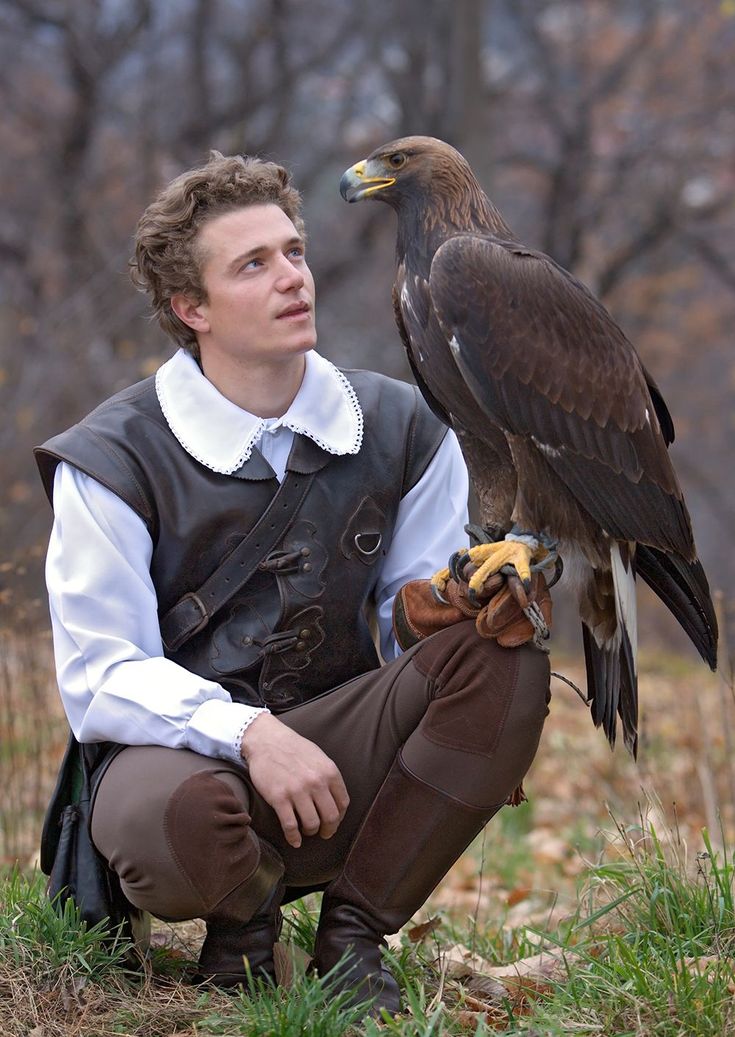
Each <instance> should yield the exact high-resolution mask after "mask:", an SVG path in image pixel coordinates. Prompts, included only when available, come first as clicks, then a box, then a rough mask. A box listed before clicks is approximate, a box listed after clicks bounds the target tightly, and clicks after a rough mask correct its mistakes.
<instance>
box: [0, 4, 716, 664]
mask: <svg viewBox="0 0 735 1037" xmlns="http://www.w3.org/2000/svg"><path fill="white" fill-rule="evenodd" d="M0 90H1V91H2V98H3V118H2V122H1V123H0V176H1V177H2V184H3V203H4V207H3V216H2V221H1V223H0V265H1V269H2V282H1V284H0V314H1V315H2V320H1V321H0V394H1V395H2V413H3V414H4V420H3V422H2V424H1V425H0V456H1V457H2V464H3V490H4V492H3V495H2V503H1V505H0V537H1V539H2V544H3V558H4V561H3V563H2V565H1V566H0V581H1V582H0V601H2V603H3V605H5V606H7V608H6V609H5V610H4V611H5V613H6V614H11V613H12V614H13V615H15V616H19V615H20V616H21V617H23V616H25V617H26V620H27V621H29V617H30V615H31V612H33V611H35V612H36V614H37V615H38V616H39V617H40V619H41V621H43V622H45V606H44V605H43V604H41V603H42V601H43V585H42V576H41V569H42V557H43V552H44V550H45V543H46V538H47V534H48V529H49V524H50V509H49V507H48V504H47V502H46V501H45V498H44V497H43V494H42V491H41V488H40V482H39V480H38V479H37V476H36V473H35V468H34V464H33V461H32V457H31V448H32V446H33V445H34V444H37V443H39V442H41V441H43V440H44V439H45V438H46V437H48V436H49V435H51V434H53V433H55V432H57V431H59V430H61V429H62V428H64V427H66V426H68V425H69V424H71V423H72V422H73V421H75V420H77V419H78V418H79V417H81V416H82V415H83V414H85V413H86V412H87V411H88V410H90V409H91V408H92V407H93V406H94V405H95V404H96V403H97V402H98V401H100V400H101V399H103V398H104V397H106V396H108V395H110V394H111V393H112V392H114V391H116V390H117V389H119V388H121V387H122V386H124V385H126V384H129V383H131V382H133V381H135V380H137V379H139V378H141V377H144V376H145V375H147V374H149V373H151V372H153V371H154V370H155V368H156V367H157V366H158V365H159V364H160V363H161V362H162V361H163V360H164V359H166V358H167V357H168V356H169V355H170V354H171V352H172V347H171V346H170V344H169V343H168V342H167V341H166V340H165V339H164V337H163V335H162V334H161V332H160V331H159V330H158V328H157V326H156V325H155V324H152V323H151V321H150V320H149V319H148V316H147V308H146V300H145V298H144V297H141V296H140V295H138V294H136V292H135V291H134V289H133V287H132V285H131V284H130V281H129V279H128V276H127V269H126V267H127V258H128V256H129V254H130V250H131V235H132V233H133V230H134V227H135V223H136V221H137V219H138V216H139V215H140V213H141V211H142V209H143V208H144V207H145V205H146V204H147V203H148V201H149V200H150V199H151V197H152V196H153V194H154V193H155V192H156V191H157V190H158V188H159V187H160V186H162V185H163V184H164V183H165V182H166V181H167V180H168V179H170V178H171V177H172V176H174V175H176V174H178V173H179V172H180V171H182V170H183V169H184V168H186V167H188V166H191V165H194V164H198V163H200V162H202V161H204V160H205V159H206V156H207V153H208V151H209V149H210V148H217V149H219V150H221V151H223V152H225V153H228V152H236V151H237V152H248V153H253V154H259V155H262V156H265V157H269V158H273V159H276V160H278V161H281V162H283V163H284V164H286V165H287V166H288V167H290V168H291V169H292V170H293V172H294V175H295V179H296V182H297V184H298V186H299V187H300V188H301V190H302V192H303V194H304V197H305V211H306V218H307V225H308V228H309V235H310V245H309V260H310V264H311V266H312V269H313V271H314V273H315V276H316V282H317V289H318V299H319V333H320V349H321V351H322V352H323V353H324V354H325V355H326V356H328V357H329V358H330V359H332V360H333V361H335V362H337V363H339V364H342V365H344V366H348V367H349V366H359V367H369V368H373V369H377V370H381V371H384V372H386V373H388V374H391V375H395V376H398V377H402V378H406V379H409V378H410V375H409V372H408V368H407V365H406V364H405V361H404V357H403V350H402V347H401V345H400V342H399V339H398V337H397V333H396V331H395V328H394V325H393V318H392V314H391V307H390V297H389V292H390V286H391V284H392V279H393V245H394V233H395V228H394V219H393V217H392V214H391V213H390V212H389V211H388V210H387V209H386V208H385V207H380V208H378V207H376V206H371V205H367V206H358V207H355V208H351V209H348V208H347V206H345V205H344V203H343V202H342V201H341V199H340V197H339V194H338V190H337V185H338V182H339V177H340V174H341V172H342V171H343V170H344V168H345V167H346V166H348V165H350V164H352V163H353V162H355V161H357V159H359V158H362V157H364V156H365V155H366V154H368V153H369V152H370V151H371V150H372V149H373V148H374V147H375V146H377V145H378V144H381V143H383V142H385V141H386V140H389V139H391V138H393V137H397V136H400V135H403V134H407V133H422V134H430V135H434V136H438V137H442V138H444V139H446V140H448V141H450V142H451V143H452V144H454V145H455V146H456V147H458V148H459V149H460V150H462V151H463V152H464V153H465V155H466V156H467V157H468V159H469V160H470V162H471V163H472V164H473V166H474V168H475V171H476V172H477V174H478V176H479V178H480V180H481V181H482V183H483V184H484V186H485V187H486V189H487V191H488V193H489V194H490V196H491V197H492V198H493V200H494V201H495V202H496V204H497V205H498V206H499V207H500V209H501V211H502V212H503V213H504V214H505V216H506V218H507V220H508V222H509V224H510V225H511V226H512V227H513V228H514V230H515V232H516V234H517V235H518V236H519V237H520V238H521V239H522V240H525V241H526V242H527V243H529V244H531V245H533V246H536V247H540V248H542V249H544V250H546V251H548V252H549V253H550V254H551V255H552V256H554V258H555V259H556V260H557V261H559V262H560V263H562V264H563V265H565V266H567V267H569V268H570V269H571V270H573V271H574V272H575V273H576V274H577V275H578V276H579V277H580V278H582V280H584V281H585V282H586V283H587V284H588V285H590V287H591V288H592V289H593V290H594V291H596V292H597V293H598V294H599V295H600V296H601V298H602V299H603V300H604V302H605V303H606V305H607V306H608V308H609V309H610V310H611V311H612V313H613V315H614V316H615V318H616V319H617V320H618V321H619V323H620V324H621V325H622V326H623V328H624V329H625V331H626V332H627V333H628V335H629V337H630V338H631V339H632V341H633V342H634V344H635V345H636V347H637V349H638V351H639V353H640V354H641V356H642V358H643V359H644V361H645V363H646V364H647V366H648V367H649V369H650V370H651V371H652V373H653V374H654V376H655V378H656V379H657V381H658V382H659V384H660V386H661V389H662V390H663V393H664V396H665V397H666V399H667V401H668V404H669V407H670V409H671V411H672V414H673V416H674V420H675V424H676V429H677V440H676V443H675V445H674V447H673V455H674V463H675V466H676V468H677V470H678V472H679V475H680V478H681V481H682V483H683V485H684V488H685V492H686V496H687V500H688V503H689V506H690V510H691V512H692V515H693V520H694V527H695V534H696V537H697V542H698V545H699V549H700V554H701V556H702V558H703V560H704V563H705V568H706V569H707V572H708V574H709V578H710V581H711V583H712V585H713V588H722V589H723V590H726V589H727V588H729V587H731V586H732V580H733V578H734V577H735V559H734V558H733V555H732V553H731V552H730V551H729V547H730V538H731V532H732V529H733V523H734V519H735V489H734V488H733V479H732V476H731V472H732V445H733V430H734V429H733V426H734V422H735V417H734V414H735V411H734V409H733V402H734V401H735V357H734V356H733V350H732V337H733V325H734V323H735V322H734V319H733V318H734V317H735V233H734V231H735V2H733V0H401V2H400V3H390V2H388V0H371V2H370V3H368V4H364V3H355V2H347V0H157V2H156V0H0ZM641 599H642V602H643V604H642V611H643V613H644V622H643V633H644V640H645V637H646V635H647V634H648V635H649V636H650V635H653V637H654V639H660V640H661V641H662V642H663V643H667V642H669V643H671V644H675V645H676V648H677V650H681V651H683V652H687V651H688V646H687V645H686V644H685V643H684V640H685V639H684V637H683V635H681V633H680V632H679V631H678V628H676V627H675V625H674V624H673V621H669V618H668V616H667V615H665V610H664V609H663V608H662V607H660V606H656V607H651V606H650V604H649V603H648V602H647V600H646V599H645V595H643V594H641ZM28 602H30V603H31V604H35V605H36V606H37V607H36V609H35V610H33V609H31V611H30V612H29V611H28V609H27V608H25V607H21V606H24V605H25V604H27V603H28ZM691 654H692V656H693V652H692V653H691Z"/></svg>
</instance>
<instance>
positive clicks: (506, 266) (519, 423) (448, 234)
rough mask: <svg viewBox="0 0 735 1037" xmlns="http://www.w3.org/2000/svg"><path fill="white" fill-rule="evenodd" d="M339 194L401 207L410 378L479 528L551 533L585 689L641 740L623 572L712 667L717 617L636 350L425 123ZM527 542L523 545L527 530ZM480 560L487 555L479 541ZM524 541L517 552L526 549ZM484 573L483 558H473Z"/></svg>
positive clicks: (664, 430)
mask: <svg viewBox="0 0 735 1037" xmlns="http://www.w3.org/2000/svg"><path fill="white" fill-rule="evenodd" d="M340 191H341V194H342V196H343V198H345V199H346V200H347V201H350V202H356V201H359V200H361V199H363V198H375V199H378V200H379V201H384V202H387V203H388V204H389V205H390V206H392V208H394V209H395V211H396V213H397V216H398V238H397V259H398V272H397V277H396V282H395V285H394V289H393V307H394V312H395V318H396V321H397V323H398V328H399V331H400V334H401V337H402V339H403V342H404V345H405V347H406V351H407V353H408V359H409V362H410V364H411V368H412V370H413V373H414V375H415V377H416V382H417V384H418V386H419V388H420V389H421V391H422V392H423V394H424V396H425V397H426V399H427V401H428V403H429V404H430V406H431V407H432V409H433V410H434V411H435V412H436V414H437V415H438V416H439V417H440V418H441V419H442V421H444V422H445V423H446V424H447V425H449V426H451V427H452V428H453V429H454V430H455V432H456V433H457V436H458V438H459V442H460V445H461V447H462V452H463V454H464V457H465V460H466V462H467V467H468V469H469V472H470V477H471V479H472V482H473V485H474V488H475V491H476V493H477V496H478V500H479V503H480V509H481V514H482V521H483V525H485V526H486V527H487V528H488V529H489V530H492V531H493V539H494V540H501V539H502V538H503V537H504V536H505V534H507V533H508V532H511V534H512V535H514V534H516V533H520V534H521V539H520V542H518V551H519V554H518V556H517V557H516V558H515V559H514V560H515V563H516V565H517V567H518V569H519V572H521V571H523V572H525V573H526V574H527V573H528V562H529V558H531V557H533V555H532V553H531V552H532V550H533V546H534V541H533V539H529V538H527V537H526V536H525V534H527V533H529V534H534V535H538V536H546V537H549V538H551V539H552V540H554V541H556V542H557V543H558V549H559V552H560V554H561V556H562V557H563V559H564V566H565V579H566V580H567V581H569V582H571V584H572V585H573V587H574V589H575V591H576V594H577V598H578V601H579V613H580V618H581V620H582V632H583V639H584V651H585V661H586V667H587V682H588V697H589V700H590V703H591V707H592V716H593V719H594V722H595V724H596V725H597V726H599V725H602V726H603V728H604V730H605V733H606V735H607V737H608V739H609V741H610V744H611V745H614V743H615V731H616V714H619V715H620V718H621V721H622V725H623V736H624V740H625V744H626V746H627V747H628V749H629V750H630V751H631V753H633V755H635V753H636V747H637V724H638V706H637V700H638V695H637V673H636V649H637V633H636V600H635V575H636V573H637V574H638V575H640V576H641V577H642V578H643V579H644V580H645V581H646V583H648V584H649V586H650V587H651V588H652V589H653V590H654V591H655V592H656V594H657V595H658V596H659V597H660V598H661V600H662V601H663V602H664V604H665V605H667V606H668V608H669V609H670V610H671V612H672V613H673V615H674V616H675V617H676V618H677V620H678V621H679V623H680V624H681V626H682V627H683V629H684V630H685V631H686V633H687V634H688V635H689V637H690V638H691V640H692V641H693V643H694V644H695V645H696V647H697V649H698V650H699V652H700V654H701V655H702V657H703V658H704V659H705V661H706V662H708V663H709V665H710V666H711V667H712V669H715V667H716V657H717V622H716V618H715V613H714V609H713V607H712V601H711V599H710V592H709V586H708V584H707V578H706V576H705V574H704V570H703V568H702V566H701V563H700V562H699V561H698V559H697V555H696V549H695V546H694V539H693V537H692V530H691V523H690V519H689V514H688V512H687V508H686V505H685V503H684V498H683V495H682V491H681V487H680V486H679V482H678V480H677V477H676V474H675V472H674V469H673V467H672V465H671V461H670V459H669V454H668V450H667V447H668V445H669V444H670V443H671V442H672V441H673V439H674V426H673V422H672V420H671V415H670V414H669V411H668V409H667V407H666V404H665V402H664V400H663V397H662V396H661V393H660V392H659V389H658V387H657V385H656V383H655V382H654V380H653V378H652V377H651V376H650V374H649V373H648V371H647V370H646V369H645V367H644V366H643V364H642V363H641V361H640V359H639V357H638V355H637V353H636V352H635V349H634V348H633V346H632V345H631V343H630V342H629V341H628V339H627V338H626V337H625V335H624V334H623V332H622V331H621V329H620V328H619V327H618V326H617V324H616V323H615V322H614V321H613V320H612V318H611V317H610V315H609V313H608V312H607V310H606V309H605V308H604V306H602V304H601V303H600V302H599V301H598V300H597V299H596V298H595V297H594V295H592V293H591V292H590V291H589V289H587V288H586V287H585V286H584V285H583V284H581V283H580V282H579V281H578V280H576V278H574V277H573V276H572V275H571V274H570V273H569V272H568V271H567V270H564V269H563V268H562V267H560V266H559V265H558V264H557V263H555V262H554V260H553V259H551V258H549V256H547V255H544V254H543V253H542V252H538V251H536V250H534V249H532V248H527V247H526V246H525V245H523V244H521V243H520V242H519V241H517V240H516V239H515V238H514V237H513V234H512V233H511V231H510V229H509V228H508V226H507V225H506V223H505V221H504V220H503V217H502V216H501V214H500V213H499V212H498V210H497V209H496V208H495V206H494V205H493V204H492V202H491V201H490V200H489V199H488V198H487V196H486V195H485V194H484V192H483V190H482V188H481V187H480V184H479V183H478V181H477V179H476V178H475V176H474V174H473V172H472V170H471V169H470V167H469V165H468V163H467V162H466V160H465V159H464V158H463V156H462V155H460V154H459V152H457V151H456V150H455V149H454V148H452V147H450V146H449V145H448V144H446V143H444V142H443V141H440V140H436V139H434V138H432V137H405V138H402V139H400V140H394V141H391V142H390V143H389V144H385V145H383V146H382V147H380V148H377V149H376V150H375V151H373V153H372V154H371V155H370V156H369V157H368V158H366V159H364V160H363V161H361V162H358V163H357V164H356V165H354V166H352V167H351V168H350V169H348V170H347V171H346V172H345V173H344V175H343V177H342V180H341V183H340ZM524 542H525V543H527V544H530V545H531V546H530V547H524V546H523V544H524ZM473 550H474V551H475V552H477V554H475V555H473V561H474V562H476V563H477V564H480V563H482V562H483V561H484V560H486V559H488V561H487V563H486V564H485V567H484V568H483V569H482V570H481V572H482V574H483V578H484V575H485V574H486V573H489V572H490V571H493V570H494V569H497V568H498V567H499V563H498V562H497V559H496V558H494V556H493V553H492V552H493V551H497V550H501V551H502V552H503V553H502V556H500V561H507V551H508V550H515V547H514V544H513V543H511V544H510V545H508V544H507V542H506V543H504V545H503V547H502V549H500V548H496V547H495V546H494V545H489V546H488V545H486V546H485V547H484V548H483V547H478V548H475V549H473ZM524 551H525V554H524ZM478 575H479V573H478Z"/></svg>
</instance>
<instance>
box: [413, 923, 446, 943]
mask: <svg viewBox="0 0 735 1037" xmlns="http://www.w3.org/2000/svg"><path fill="white" fill-rule="evenodd" d="M440 925H441V918H438V917H436V918H430V919H429V920H428V921H426V922H422V923H421V925H415V926H414V927H413V928H412V929H409V930H408V932H407V933H406V935H407V936H408V938H409V940H410V941H411V943H420V942H421V940H423V939H425V938H426V937H427V936H428V935H429V934H430V933H433V932H434V931H435V930H436V929H438V928H439V926H440Z"/></svg>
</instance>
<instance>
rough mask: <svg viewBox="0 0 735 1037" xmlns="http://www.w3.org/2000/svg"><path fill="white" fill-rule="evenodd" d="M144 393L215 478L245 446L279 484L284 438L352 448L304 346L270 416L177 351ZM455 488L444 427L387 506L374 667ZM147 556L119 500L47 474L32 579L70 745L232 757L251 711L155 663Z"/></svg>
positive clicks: (156, 637)
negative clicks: (389, 533)
mask: <svg viewBox="0 0 735 1037" xmlns="http://www.w3.org/2000/svg"><path fill="white" fill-rule="evenodd" d="M156 390H157V393H158V399H159V401H160V403H161V409H162V410H163V413H164V416H165V418H166V421H167V422H168V425H169V427H170V428H171V431H172V432H173V433H174V435H175V436H176V438H177V439H178V440H179V442H180V443H181V445H182V446H183V447H184V449H185V450H187V452H188V453H189V454H191V455H192V457H195V458H196V459H197V460H198V461H200V462H201V463H202V464H204V465H205V466H206V467H208V468H210V469H211V470H213V471H215V472H221V473H223V474H231V473H232V472H234V471H236V470H237V469H238V468H239V467H240V465H241V464H242V463H243V462H244V461H246V460H247V459H248V457H249V456H250V454H251V452H252V449H253V446H255V445H258V448H259V449H260V451H261V452H262V453H263V455H264V457H265V458H266V460H267V461H268V462H269V463H270V465H271V466H272V468H273V469H274V471H275V472H276V475H277V477H278V479H279V481H281V480H282V479H283V477H284V473H285V466H286V460H287V458H288V454H289V451H290V449H291V444H292V442H293V437H294V433H295V432H299V433H301V434H303V435H305V436H308V437H309V438H311V439H312V440H314V442H316V443H318V444H319V446H321V447H322V448H323V449H325V450H327V451H328V452H329V453H332V454H355V453H357V452H358V451H359V449H360V444H361V442H362V412H361V409H360V405H359V403H358V400H357V396H356V394H355V392H354V390H353V388H352V386H351V385H350V383H349V381H348V379H347V378H346V377H345V376H344V375H343V374H342V373H341V372H340V371H338V370H337V368H336V367H334V365H332V364H331V363H329V361H327V360H325V359H324V358H323V357H321V356H319V354H317V353H314V352H313V351H312V352H310V353H308V354H307V355H306V369H305V374H304V379H303V382H302V384H301V388H300V389H299V391H298V393H297V395H296V397H295V399H294V401H293V403H292V404H291V406H290V407H289V409H288V411H287V412H286V413H285V414H284V415H283V417H281V418H265V419H264V418H259V417H257V416H255V415H254V414H250V413H249V412H248V411H245V410H243V409H242V408H240V407H238V406H237V405H236V404H234V403H232V402H231V401H230V400H228V399H226V398H225V397H224V396H222V395H221V393H219V392H218V390H217V389H216V388H215V387H214V385H212V383H211V382H209V381H208V380H207V379H206V378H205V377H204V375H203V374H202V373H201V371H200V369H199V366H198V365H197V363H196V362H195V361H194V360H193V358H192V357H191V356H190V355H189V354H188V353H186V352H185V351H184V350H179V352H178V353H176V354H175V355H174V356H173V357H172V359H171V360H169V361H168V362H167V363H166V364H164V365H163V366H162V367H161V368H160V369H159V370H158V372H157V374H156ZM467 493H468V479H467V470H466V468H465V465H464V461H463V459H462V455H461V453H460V450H459V445H458V443H457V440H456V438H455V436H454V434H453V433H452V432H448V433H447V435H446V436H445V438H444V440H443V442H442V444H441V446H440V447H439V449H438V450H437V452H436V454H435V456H434V458H433V459H432V461H431V462H430V464H429V466H428V467H427V469H426V471H425V473H424V475H423V476H422V478H421V479H420V480H419V482H418V483H417V484H416V485H415V486H414V487H413V489H411V490H410V491H409V492H408V493H407V494H406V496H405V497H404V498H403V500H402V501H401V503H400V505H399V508H398V514H397V518H396V524H395V528H394V530H393V539H392V542H391V546H390V548H389V550H388V553H387V554H386V557H385V558H384V560H383V563H382V566H381V570H380V573H379V576H378V583H377V587H376V604H377V622H378V628H379V635H380V646H381V651H382V654H383V657H384V658H385V659H391V658H395V657H396V656H397V655H398V654H399V649H398V648H397V646H396V643H395V639H394V638H393V634H392V626H391V617H392V609H393V599H394V597H395V595H396V593H397V592H398V590H399V589H400V587H402V586H403V584H404V583H406V582H407V581H408V580H412V579H417V578H421V577H427V576H430V575H431V574H432V573H433V572H435V571H436V570H437V569H439V568H441V567H442V566H444V565H446V562H447V558H448V557H449V555H450V554H451V553H452V551H455V550H457V548H458V547H459V546H460V545H462V544H463V543H466V541H467V537H466V534H465V533H464V524H465V522H466V521H467ZM152 551H153V545H152V542H151V538H150V536H149V534H148V531H147V529H146V526H145V524H144V522H143V521H142V519H140V517H139V516H138V515H137V514H136V513H135V512H134V511H133V510H132V509H131V508H130V507H128V505H126V504H124V503H123V501H122V500H121V499H120V498H119V497H117V496H116V495H115V494H113V493H112V492H110V491H109V490H107V489H106V488H105V487H104V486H102V485H101V484H100V483H98V482H96V481H95V480H94V479H92V478H90V477H89V476H87V475H85V474H84V473H82V472H80V471H79V470H78V469H76V468H73V467H72V466H70V465H67V464H65V463H62V464H60V465H59V466H58V468H57V470H56V475H55V479H54V525H53V529H52V532H51V540H50V543H49V550H48V556H47V562H46V581H47V586H48V592H49V602H50V609H51V624H52V629H53V635H54V651H55V655H56V670H57V678H58V682H59V690H60V692H61V697H62V700H63V702H64V707H65V709H66V712H67V716H68V718H69V723H70V725H71V728H72V730H73V731H74V734H75V735H76V737H77V738H78V739H79V741H80V742H96V741H108V740H109V741H115V742H121V743H123V744H126V745H162V746H167V747H170V748H187V749H192V750H194V751H195V752H198V753H201V754H203V755H205V756H212V757H220V758H224V759H229V760H234V761H236V762H240V760H241V757H240V742H241V739H242V735H243V732H244V730H245V728H246V727H247V726H248V724H249V723H250V722H251V721H252V720H253V719H254V717H255V716H257V715H258V713H259V712H261V711H260V710H259V709H257V708H256V707H253V706H247V705H243V704H242V703H237V702H233V701H232V698H231V696H230V695H229V693H228V692H227V691H225V689H224V688H222V687H221V686H220V685H219V684H217V683H215V682H213V681H208V680H204V679H203V678H202V677H199V676H197V674H194V673H191V672H190V671H188V670H186V669H184V668H183V667H182V666H179V665H178V664H177V663H175V662H172V661H171V660H170V659H166V658H164V655H163V646H162V643H161V634H160V630H159V626H158V608H157V600H156V592H155V589H154V587H153V583H152V580H151V576H150V571H149V566H150V561H151V556H152ZM325 690H326V689H325Z"/></svg>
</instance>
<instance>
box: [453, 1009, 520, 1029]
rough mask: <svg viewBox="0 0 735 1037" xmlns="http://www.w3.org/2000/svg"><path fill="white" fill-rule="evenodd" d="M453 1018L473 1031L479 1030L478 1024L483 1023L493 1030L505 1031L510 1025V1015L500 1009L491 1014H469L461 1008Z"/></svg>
mask: <svg viewBox="0 0 735 1037" xmlns="http://www.w3.org/2000/svg"><path fill="white" fill-rule="evenodd" d="M452 1017H453V1018H454V1019H456V1021H457V1022H458V1023H459V1025H460V1026H463V1027H467V1029H472V1030H473V1031H476V1030H477V1024H478V1023H479V1022H481V1021H482V1022H484V1023H485V1025H486V1026H489V1027H490V1029H492V1030H500V1029H503V1030H504V1029H505V1028H506V1027H507V1025H508V1013H507V1012H503V1011H502V1010H500V1009H491V1010H490V1011H489V1012H468V1011H467V1010H466V1009H463V1008H460V1009H459V1011H458V1012H456V1013H453V1016H452Z"/></svg>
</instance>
